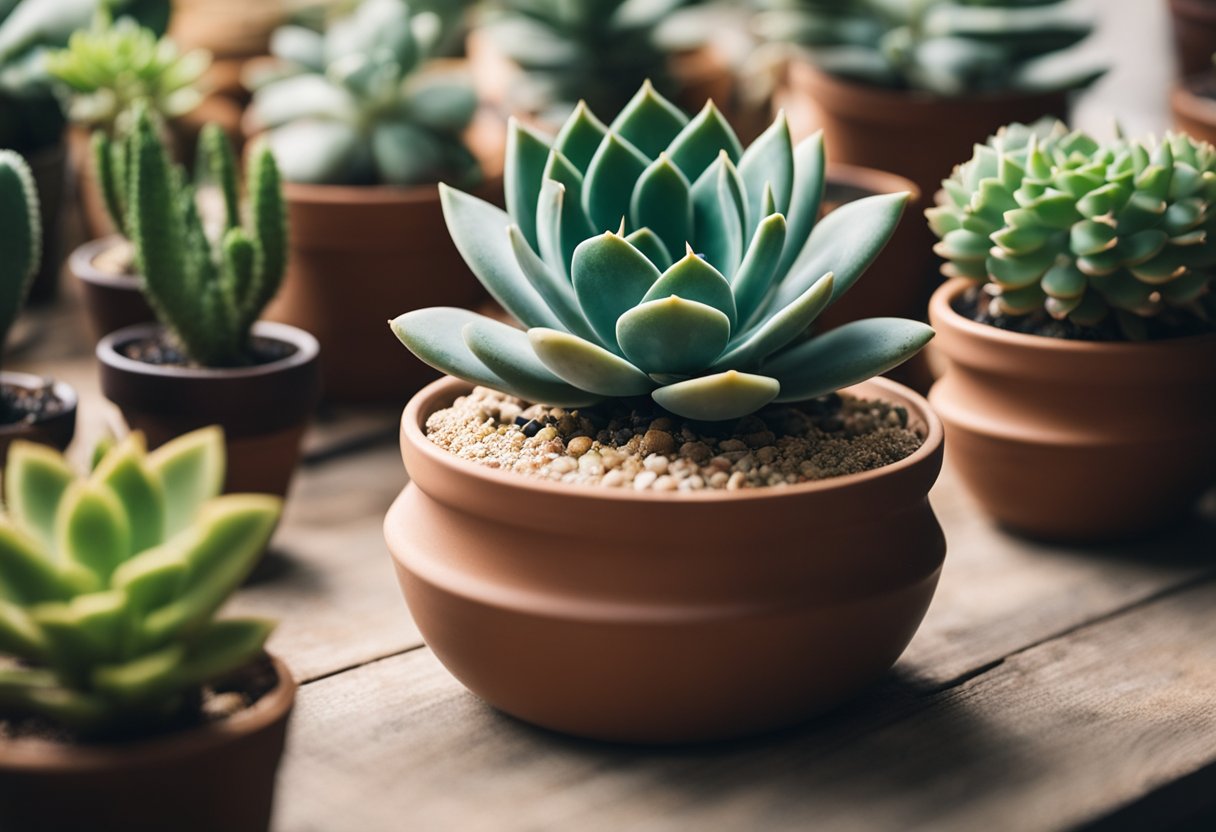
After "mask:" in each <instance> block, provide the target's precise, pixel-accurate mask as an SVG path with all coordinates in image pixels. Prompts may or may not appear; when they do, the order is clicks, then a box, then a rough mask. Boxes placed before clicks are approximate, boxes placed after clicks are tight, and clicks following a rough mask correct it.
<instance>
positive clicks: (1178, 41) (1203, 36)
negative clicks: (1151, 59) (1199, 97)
mask: <svg viewBox="0 0 1216 832" xmlns="http://www.w3.org/2000/svg"><path fill="white" fill-rule="evenodd" d="M1170 17H1171V21H1172V23H1173V30H1174V57H1175V59H1176V61H1177V64H1178V68H1179V70H1180V71H1181V74H1182V76H1183V77H1188V76H1191V75H1196V74H1198V73H1200V72H1206V71H1208V70H1210V69H1211V68H1212V53H1213V52H1216V2H1212V0H1170Z"/></svg>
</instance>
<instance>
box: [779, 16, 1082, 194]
mask: <svg viewBox="0 0 1216 832" xmlns="http://www.w3.org/2000/svg"><path fill="white" fill-rule="evenodd" d="M762 5H763V6H764V7H766V11H764V12H762V13H761V14H759V15H757V17H756V21H755V27H756V30H757V32H758V33H759V34H760V36H761V37H764V38H767V39H771V40H777V41H791V42H793V43H794V44H795V45H796V46H797V47H799V48H798V49H797V50H796V51H795V57H794V59H793V60H792V61H790V63H789V66H788V73H787V80H786V83H785V89H784V90H782V91H781V92H780V93H779V94H778V96H777V99H778V102H777V103H778V104H780V105H781V106H784V107H785V108H786V110H787V111H788V112H789V113H790V114H791V119H792V120H793V121H794V124H795V132H796V133H799V132H802V131H803V130H805V131H807V132H809V131H810V130H813V129H816V128H819V127H822V129H823V130H824V132H825V134H826V139H827V144H828V147H829V148H831V158H832V160H833V161H840V162H846V163H849V164H856V165H865V166H867V167H873V168H880V169H884V170H893V171H894V172H896V173H899V174H902V175H904V176H907V177H908V178H909V179H911V180H912V181H913V182H915V183H916V184H917V185H918V186H919V187H920V189H921V192H922V193H923V194H924V195H925V196H926V197H928V196H929V195H930V194H932V193H934V192H935V191H936V189H937V184H938V182H939V181H940V179H941V177H942V174H943V173H944V172H946V171H948V170H950V166H951V165H952V164H953V162H954V160H956V159H959V158H963V157H965V156H966V155H967V153H969V152H970V150H971V145H972V144H973V143H974V142H976V141H982V140H983V138H984V137H986V136H988V135H991V134H992V133H994V132H995V131H996V129H997V128H998V127H1000V126H1001V125H1002V124H1005V123H1007V122H1009V121H1027V122H1028V121H1033V120H1034V119H1036V118H1039V117H1040V116H1044V115H1054V116H1059V117H1064V116H1066V115H1067V106H1068V98H1069V94H1070V93H1072V92H1073V91H1076V90H1080V89H1083V88H1084V87H1086V86H1087V85H1089V84H1090V83H1091V82H1092V81H1094V80H1095V79H1096V78H1097V77H1098V76H1100V75H1101V74H1102V71H1101V70H1095V69H1094V68H1092V67H1090V66H1089V65H1087V64H1084V63H1080V59H1077V58H1076V56H1075V54H1070V53H1068V52H1067V51H1066V50H1068V49H1069V47H1071V46H1073V45H1074V44H1076V43H1077V42H1079V41H1080V40H1082V39H1083V38H1085V37H1086V36H1087V35H1088V34H1089V33H1090V30H1091V24H1090V22H1089V21H1088V19H1087V17H1086V14H1085V13H1084V12H1083V11H1081V10H1079V9H1077V8H1076V7H1075V4H1074V3H1071V2H1068V0H1045V2H1036V3H1029V4H1028V3H1024V2H1017V1H1016V0H997V1H996V2H986V3H959V2H952V0H929V1H928V2H917V3H902V4H892V3H881V2H874V0H852V2H847V3H838V2H828V0H763V3H762ZM799 113H805V116H804V117H803V118H797V117H796V114H799ZM893 134H898V135H899V136H900V152H898V153H892V151H891V140H890V137H891V136H892V135H893Z"/></svg>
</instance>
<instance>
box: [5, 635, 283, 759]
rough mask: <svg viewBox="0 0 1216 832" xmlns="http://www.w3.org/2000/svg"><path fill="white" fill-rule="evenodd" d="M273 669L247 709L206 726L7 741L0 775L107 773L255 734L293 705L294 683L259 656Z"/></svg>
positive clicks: (278, 666) (273, 658) (272, 657)
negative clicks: (125, 737) (127, 738)
mask: <svg viewBox="0 0 1216 832" xmlns="http://www.w3.org/2000/svg"><path fill="white" fill-rule="evenodd" d="M265 655H266V656H267V657H268V658H269V659H270V662H271V664H272V665H273V666H274V669H275V674H276V675H277V677H278V681H277V682H276V683H275V686H274V687H273V688H271V689H270V690H269V691H267V692H266V693H265V694H264V695H263V696H262V697H261V698H260V699H258V701H257V702H254V703H253V705H252V706H250V707H248V708H245V709H243V710H241V711H238V712H237V713H235V714H233V715H232V716H229V717H226V718H224V719H222V720H220V721H218V722H211V723H207V724H204V725H198V726H195V727H193V728H188V729H186V730H184V731H174V732H171V733H168V734H162V735H158V736H154V737H149V738H147V739H142V740H137V741H135V742H130V743H123V742H118V743H99V744H96V745H90V744H86V743H81V744H68V743H59V742H53V741H50V740H43V739H19V740H7V741H5V742H2V743H0V771H17V770H22V771H35V772H40V773H48V774H54V773H82V772H89V771H96V770H98V769H113V768H115V767H117V766H118V765H128V766H129V765H132V764H143V765H151V764H156V763H159V762H162V761H165V760H168V759H173V758H180V757H187V756H192V755H194V754H197V753H201V752H203V751H206V750H207V749H210V748H214V747H216V746H222V745H225V744H227V743H229V742H232V741H233V740H235V739H237V738H239V737H242V736H246V735H249V734H254V733H257V732H258V731H261V730H263V729H265V728H267V727H268V726H270V725H272V724H273V723H275V722H277V721H278V720H280V719H286V717H287V715H288V714H289V713H290V712H291V709H292V707H293V705H294V704H295V698H296V690H297V688H298V685H297V683H296V681H295V679H294V678H293V677H292V675H291V671H290V670H289V669H288V668H287V665H286V664H284V663H283V661H282V660H281V659H279V657H278V656H275V655H273V654H271V653H267V654H265Z"/></svg>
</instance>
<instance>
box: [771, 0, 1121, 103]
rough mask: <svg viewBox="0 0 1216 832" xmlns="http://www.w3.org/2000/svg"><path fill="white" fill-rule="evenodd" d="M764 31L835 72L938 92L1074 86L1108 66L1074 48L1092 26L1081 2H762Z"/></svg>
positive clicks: (938, 93)
mask: <svg viewBox="0 0 1216 832" xmlns="http://www.w3.org/2000/svg"><path fill="white" fill-rule="evenodd" d="M759 3H760V6H761V8H762V9H764V11H762V12H761V13H760V14H759V15H757V17H756V23H755V25H756V28H757V30H758V31H759V32H760V34H761V35H762V36H763V37H766V38H768V39H771V40H776V41H793V42H794V43H796V44H799V45H802V46H804V47H806V48H807V49H808V50H809V52H810V56H811V59H812V60H813V61H814V62H815V63H816V64H817V65H818V66H820V67H821V68H823V69H824V70H825V71H827V72H830V73H832V74H834V75H840V76H843V77H847V78H852V79H855V80H859V81H863V82H866V83H871V84H878V85H881V86H885V87H896V88H907V89H915V90H924V91H926V92H930V93H934V94H937V95H964V94H968V93H982V92H1005V91H1039V90H1071V89H1078V88H1080V87H1084V86H1086V85H1088V84H1089V83H1091V82H1092V81H1094V80H1095V79H1096V78H1097V77H1098V76H1100V75H1101V74H1102V70H1098V69H1095V68H1093V67H1091V66H1088V65H1079V64H1077V63H1076V62H1074V61H1073V60H1070V58H1071V57H1072V56H1069V55H1068V54H1067V53H1064V50H1067V49H1068V48H1069V47H1071V46H1073V45H1075V44H1076V43H1078V42H1079V41H1081V40H1083V39H1084V38H1085V37H1087V36H1088V35H1089V34H1090V31H1091V30H1092V26H1091V24H1090V23H1089V21H1088V20H1087V19H1086V14H1085V12H1084V10H1082V9H1078V8H1077V6H1076V3H1075V1H1074V0H759Z"/></svg>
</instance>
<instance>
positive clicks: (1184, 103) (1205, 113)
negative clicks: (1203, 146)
mask: <svg viewBox="0 0 1216 832" xmlns="http://www.w3.org/2000/svg"><path fill="white" fill-rule="evenodd" d="M1170 109H1171V110H1173V111H1174V126H1175V127H1176V128H1178V129H1179V130H1181V131H1183V132H1184V133H1189V134H1190V135H1192V136H1194V137H1195V138H1197V139H1203V140H1204V141H1205V142H1211V143H1213V144H1216V73H1212V72H1204V73H1202V74H1200V75H1195V76H1192V77H1190V78H1184V79H1183V80H1181V81H1178V82H1176V83H1175V84H1174V87H1173V89H1171V90H1170Z"/></svg>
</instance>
